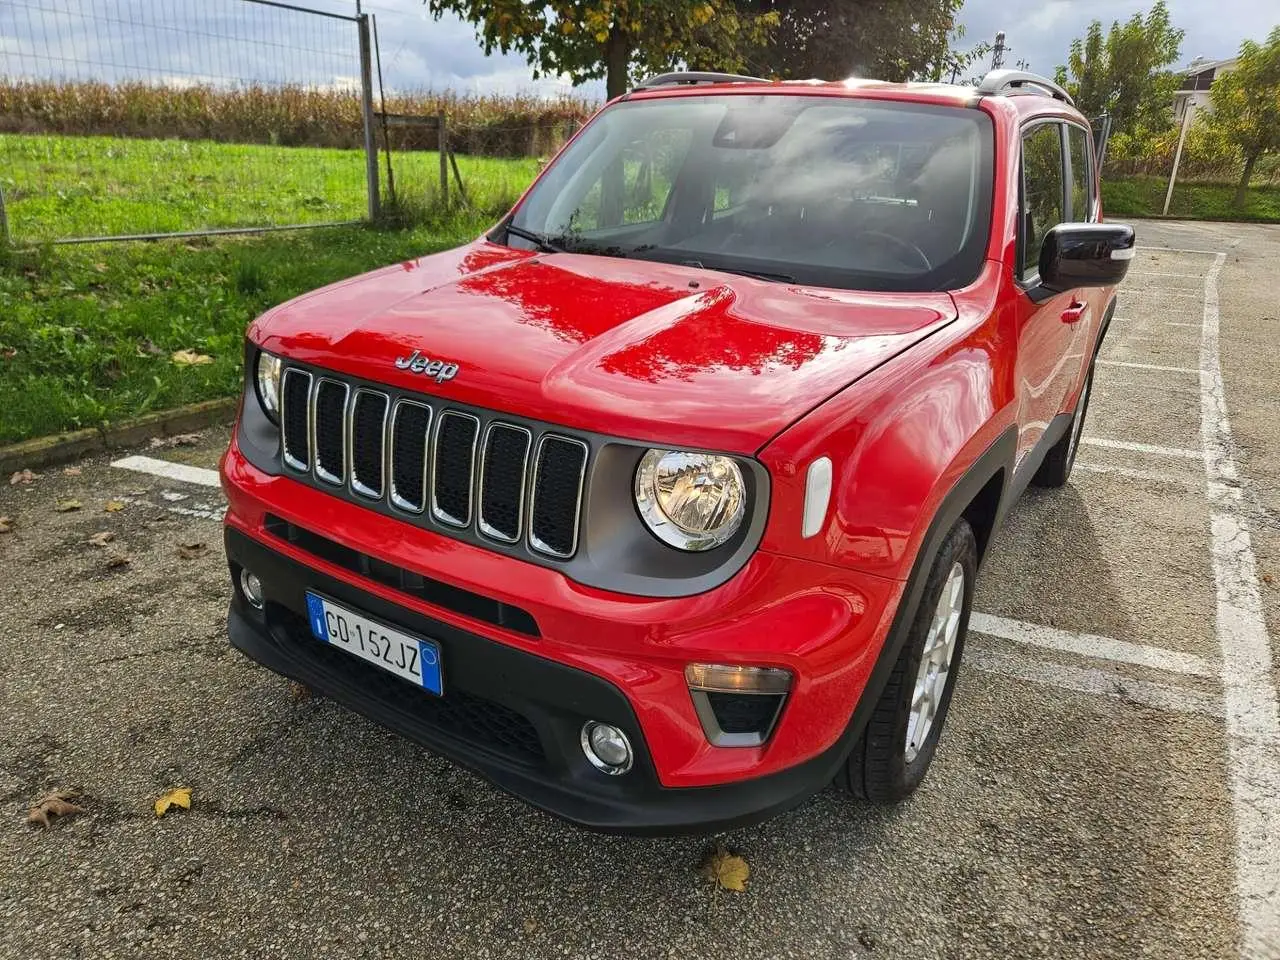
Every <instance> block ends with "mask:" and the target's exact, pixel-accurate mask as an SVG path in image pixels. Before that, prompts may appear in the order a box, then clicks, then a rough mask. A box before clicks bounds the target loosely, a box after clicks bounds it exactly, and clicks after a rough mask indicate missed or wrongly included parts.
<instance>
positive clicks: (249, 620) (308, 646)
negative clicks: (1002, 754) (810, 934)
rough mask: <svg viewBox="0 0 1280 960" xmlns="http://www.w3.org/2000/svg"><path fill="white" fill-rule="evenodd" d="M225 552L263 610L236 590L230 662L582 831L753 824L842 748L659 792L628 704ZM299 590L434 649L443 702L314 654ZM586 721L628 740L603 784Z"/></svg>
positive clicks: (330, 652)
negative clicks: (253, 580) (300, 689)
mask: <svg viewBox="0 0 1280 960" xmlns="http://www.w3.org/2000/svg"><path fill="white" fill-rule="evenodd" d="M226 545H227V558H228V561H229V563H230V565H231V573H232V580H233V582H234V583H236V584H238V583H239V574H240V570H241V569H242V568H247V569H249V570H250V571H252V572H253V573H254V574H256V575H257V576H258V578H259V579H260V580H261V582H262V584H263V593H264V595H265V597H266V604H265V607H264V609H262V610H257V609H254V608H253V607H252V606H250V605H249V603H248V602H247V601H246V600H245V599H244V597H243V596H242V595H241V594H240V592H239V587H238V586H237V588H236V591H235V595H234V599H233V600H232V603H231V611H230V615H229V617H228V632H229V634H230V638H231V642H232V644H233V645H235V646H236V647H237V648H238V649H240V650H241V651H243V652H244V653H245V654H247V655H248V656H249V657H251V658H252V659H254V660H257V661H258V662H259V663H262V664H264V665H265V666H267V667H270V668H271V669H272V670H275V671H276V672H277V673H281V674H284V675H285V676H288V677H291V678H293V679H295V680H298V681H299V682H301V683H304V684H306V685H307V686H308V687H311V688H312V689H314V690H316V691H317V692H320V693H322V694H324V695H326V696H328V697H331V698H332V699H334V700H336V701H338V702H340V703H342V704H344V705H346V706H347V707H349V708H351V709H353V710H355V711H357V712H359V713H361V714H363V715H365V716H366V717H368V718H369V719H371V720H374V721H376V722H377V723H380V724H383V725H384V726H386V727H389V728H390V729H392V730H394V731H396V732H397V733H400V734H402V735H403V736H406V737H408V738H410V739H412V740H415V741H417V742H418V743H421V744H422V745H423V746H425V747H427V748H429V749H430V750H432V751H433V752H435V753H439V754H441V755H442V756H445V757H448V758H449V759H450V760H453V761H454V762H456V763H459V764H461V765H463V766H466V767H469V768H471V769H472V770H475V771H477V772H478V773H480V774H481V775H483V776H485V777H486V778H488V779H489V780H491V781H492V782H493V783H495V784H497V785H498V786H499V787H502V788H503V789H505V790H508V791H510V792H511V793H514V794H516V795H517V796H519V797H521V798H523V799H525V800H527V801H528V802H529V803H531V804H533V805H535V806H537V807H540V808H542V809H544V810H546V811H548V812H550V813H552V814H555V815H556V816H559V817H563V818H565V819H567V820H570V821H572V822H574V823H577V824H580V825H582V826H585V827H590V828H593V829H598V830H607V831H617V832H628V833H682V832H704V831H713V830H720V829H727V828H729V827H737V826H744V825H747V824H751V823H756V822H759V821H761V820H764V819H767V818H768V817H771V816H773V815H775V814H778V813H781V812H782V811H784V810H786V809H788V808H790V807H792V806H795V805H796V804H797V803H799V802H800V801H802V800H804V799H805V798H806V797H808V796H809V795H810V794H812V793H814V792H816V791H817V790H819V789H821V788H822V787H824V786H825V785H826V784H827V783H829V782H830V780H831V778H832V776H833V775H834V774H835V772H836V770H837V769H838V768H839V766H840V764H841V763H842V762H843V760H844V757H845V755H846V753H847V751H848V746H849V744H848V742H846V741H847V738H841V740H840V741H839V742H838V743H837V744H836V745H835V746H834V747H832V748H831V749H830V750H828V751H827V752H826V753H824V754H822V755H820V756H818V757H815V758H814V759H812V760H809V761H807V762H805V763H803V764H800V765H798V766H796V767H792V768H791V769H789V770H786V771H784V772H782V773H778V774H773V775H770V776H767V777H759V778H755V779H750V780H742V781H735V782H733V783H728V784H724V785H719V786H712V787H698V788H681V789H672V788H667V787H663V786H662V785H661V784H660V783H659V781H658V778H657V774H656V772H655V770H654V767H653V762H652V760H651V758H650V756H649V753H648V750H647V748H646V745H645V740H644V736H643V732H642V731H641V729H640V725H639V723H638V722H637V720H636V717H635V713H634V711H633V710H632V709H631V705H630V703H629V702H628V700H627V698H626V696H625V695H624V694H623V693H622V691H621V690H619V689H618V688H617V687H615V686H613V685H612V684H610V683H608V682H607V681H605V680H603V679H602V678H600V677H597V676H595V675H593V674H590V673H586V672H584V671H581V670H577V669H575V668H572V667H568V666H565V665H564V664H561V663H558V662H556V661H553V660H550V659H547V658H545V657H538V656H535V655H533V654H530V653H527V652H524V651H522V650H518V649H516V648H514V647H511V646H508V645H506V644H502V643H498V642H495V641H493V640H489V639H486V638H484V637H481V636H479V635H476V634H473V633H469V632H467V631H463V630H459V629H458V628H456V627H453V626H450V625H448V624H445V623H442V622H439V621H437V620H433V619H430V618H428V617H425V616H422V615H421V614H418V613H416V612H414V611H412V610H409V609H407V608H405V607H402V606H400V605H397V604H394V603H389V602H387V601H386V600H384V599H382V598H381V597H378V596H376V595H374V594H371V593H368V592H366V591H364V590H361V589H360V588H358V587H355V586H352V585H351V584H349V583H346V582H345V581H342V580H338V579H335V578H332V577H329V576H326V575H325V574H322V573H320V572H319V571H317V570H314V569H312V568H310V567H308V566H306V565H304V564H301V563H298V562H297V561H295V560H293V559H291V558H289V557H286V556H285V555H283V554H281V553H279V552H277V551H275V550H273V549H271V548H270V547H269V546H268V545H266V544H264V543H261V542H259V541H257V540H255V539H253V538H250V537H247V536H245V535H244V534H242V533H240V532H238V531H236V530H234V529H231V528H228V529H227V531H226ZM307 590H313V591H317V592H319V593H322V594H325V595H327V596H329V597H332V598H333V599H334V600H336V601H338V602H339V603H342V604H345V605H349V606H351V607H353V608H355V609H358V610H363V611H365V612H367V613H368V614H369V616H371V617H373V618H375V619H377V620H380V621H382V622H384V623H387V624H388V625H391V626H395V627H399V628H400V629H402V630H404V631H406V632H408V633H411V634H417V635H419V636H423V637H428V638H430V639H432V640H435V641H436V642H437V643H438V644H439V645H440V648H441V661H442V663H443V664H444V677H445V680H444V696H443V697H439V698H437V697H434V696H432V695H431V694H428V693H425V692H423V691H420V690H418V689H417V688H415V687H413V686H412V685H410V684H408V683H405V682H404V681H402V680H400V679H399V678H397V677H395V676H392V675H391V674H387V673H384V672H383V671H381V670H379V669H378V668H376V667H374V666H372V665H370V664H367V663H365V662H364V661H363V660H360V659H358V658H356V657H353V656H351V655H349V654H347V653H345V652H342V651H340V650H335V649H333V648H331V647H330V646H328V645H327V644H325V643H322V642H320V641H318V640H315V639H314V638H313V637H312V636H311V633H310V629H309V627H308V625H307V621H306V618H305V610H306V601H305V592H306V591H307ZM587 720H597V721H604V722H607V723H612V724H614V725H616V726H618V727H620V728H622V729H623V730H624V731H626V733H627V735H628V736H629V737H630V739H631V742H632V745H633V747H634V749H635V752H636V757H635V762H634V765H633V767H632V769H631V770H630V771H629V772H628V773H627V774H625V775H623V776H619V777H611V776H607V775H605V774H603V773H601V772H599V771H598V770H596V769H595V768H594V767H592V766H591V765H590V764H589V763H588V762H587V760H586V758H585V757H584V756H583V753H582V747H581V743H580V734H581V730H582V725H583V723H584V722H586V721H587Z"/></svg>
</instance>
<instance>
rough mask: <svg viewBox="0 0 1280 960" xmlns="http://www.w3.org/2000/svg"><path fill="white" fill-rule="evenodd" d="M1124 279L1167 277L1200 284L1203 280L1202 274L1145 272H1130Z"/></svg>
mask: <svg viewBox="0 0 1280 960" xmlns="http://www.w3.org/2000/svg"><path fill="white" fill-rule="evenodd" d="M1125 277H1126V279H1127V278H1129V277H1167V278H1171V279H1180V280H1195V281H1196V282H1197V283H1200V282H1202V281H1203V280H1204V274H1203V273H1155V272H1148V271H1146V270H1130V271H1129V272H1128V273H1126V274H1125Z"/></svg>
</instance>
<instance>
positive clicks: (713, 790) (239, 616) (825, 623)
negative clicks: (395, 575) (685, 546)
mask: <svg viewBox="0 0 1280 960" xmlns="http://www.w3.org/2000/svg"><path fill="white" fill-rule="evenodd" d="M223 484H224V488H225V489H226V492H227V496H228V501H229V504H230V508H229V510H228V513H227V533H226V538H227V556H228V559H229V562H230V564H231V567H232V574H233V579H238V573H239V569H240V568H241V567H247V568H248V569H250V570H252V571H253V572H254V573H255V574H257V575H258V577H259V578H260V579H261V581H262V583H263V585H264V592H265V594H266V597H267V600H268V603H267V605H266V609H265V611H262V612H259V611H256V610H254V609H253V608H252V607H250V606H249V605H248V604H247V603H246V602H245V601H244V600H243V598H242V597H240V596H239V595H238V594H237V597H236V600H235V601H234V602H233V604H232V610H231V617H230V633H231V639H232V642H233V643H234V644H235V645H236V646H237V647H238V648H240V649H241V650H243V651H244V652H245V653H247V654H248V655H249V656H251V657H253V658H254V659H256V660H258V661H260V662H262V663H264V664H266V665H267V666H269V667H271V668H272V669H274V670H276V671H278V672H280V673H283V674H285V675H287V676H290V677H293V678H295V679H297V680H299V681H301V682H303V683H306V684H307V685H308V686H311V687H313V688H315V689H317V690H319V691H321V692H323V693H325V694H327V695H329V696H331V697H333V698H334V699H336V700H338V701H340V702H342V703H344V704H346V705H348V706H350V707H351V708H353V709H355V710H357V711H358V712H361V713H363V714H365V715H367V716H369V717H370V718H372V719H374V720H376V721H378V722H380V723H383V724H384V725H386V726H388V727H390V728H392V729H394V730H396V731H398V732H400V733H402V734H404V735H406V736H408V737H410V738H411V739H414V740H416V741H418V742H420V743H423V744H424V745H426V746H428V747H429V748H431V749H432V750H434V751H436V752H438V753H441V754H443V755H445V756H447V757H449V758H450V759H453V760H455V761H456V762H458V763H460V764H462V765H464V766H468V767H471V768H472V769H475V770H477V771H478V772H480V773H482V774H483V775H485V776H486V777H488V778H489V779H490V780H492V781H494V782H495V783H496V784H498V785H499V786H501V787H503V788H505V789H507V790H510V791H511V792H513V793H515V794H517V795H519V796H521V797H523V798H525V799H526V800H528V801H529V802H531V803H533V804H535V805H537V806H539V807H542V808H544V809H546V810H549V811H551V812H552V813H555V814H557V815H559V816H562V817H565V818H567V819H569V820H572V821H575V822H577V823H580V824H583V825H585V826H590V827H594V828H599V829H612V830H622V831H628V832H645V831H648V832H676V831H681V830H709V829H716V828H722V827H728V826H735V825H741V824H745V823H750V822H754V821H757V820H761V819H764V818H767V817H768V816H771V815H773V814H775V813H778V812H780V811H781V810H784V809H786V808H787V807H790V806H792V805H794V804H795V803H798V802H799V801H801V800H803V799H804V798H805V797H807V796H808V795H809V794H811V793H813V792H814V791H815V790H818V789H820V788H821V787H822V786H824V785H825V784H826V783H827V782H829V780H830V779H831V777H832V775H833V774H834V772H835V771H836V770H837V769H838V767H839V765H840V763H841V762H842V761H843V759H844V757H845V755H846V754H847V752H848V749H849V747H850V746H851V745H852V742H853V740H854V739H855V738H856V736H857V735H858V734H859V733H860V732H861V726H860V722H859V720H860V716H859V715H860V714H863V713H865V711H863V710H859V711H858V712H857V714H855V713H854V706H855V704H858V703H859V700H860V698H861V697H862V694H863V691H864V689H865V688H866V686H867V683H868V680H869V678H870V677H871V672H872V669H873V667H875V666H876V664H877V660H878V657H879V654H880V652H881V646H882V644H883V640H884V636H885V633H886V632H887V630H888V628H889V623H890V620H891V618H892V613H893V610H894V608H895V607H896V602H897V599H898V596H899V595H900V592H901V587H902V585H901V584H899V583H896V582H893V581H885V580H879V579H877V578H873V577H865V576H859V575H855V574H851V573H849V572H847V571H843V570H838V569H836V568H834V567H829V566H826V565H823V564H815V563H811V562H807V561H797V560H790V559H787V558H781V557H775V556H771V555H767V554H757V555H756V556H754V557H753V558H752V560H751V561H750V562H749V563H748V565H747V567H746V568H745V569H744V570H743V571H742V572H741V573H739V574H738V575H737V576H736V577H735V578H733V580H731V581H730V582H729V583H727V584H725V585H724V586H722V587H720V588H717V589H716V590H712V591H709V592H708V593H705V594H700V595H697V596H693V597H684V598H668V599H653V598H637V597H629V596H624V595H619V594H609V593H605V592H602V591H599V590H597V589H594V588H588V587H583V586H581V585H578V584H574V583H572V582H571V581H568V580H567V579H566V578H565V577H564V576H563V575H561V574H559V573H557V572H556V571H554V570H547V569H544V568H540V567H535V566H533V565H530V564H525V563H522V562H520V561H519V560H515V559H513V558H510V557H503V556H499V555H497V554H494V553H492V552H490V551H486V550H483V549H481V548H477V547H474V546H471V545H468V544H464V543H458V542H455V541H451V540H448V539H446V538H444V537H440V536H437V535H435V534H433V533H431V532H429V531H422V530H417V529H409V528H408V527H407V525H405V524H403V523H400V522H398V521H396V520H394V519H392V518H387V517H383V516H381V515H378V514H375V513H373V512H371V511H368V510H364V509H362V508H360V507H358V506H355V505H353V504H349V503H347V502H345V501H343V500H340V499H338V498H335V497H331V496H326V495H325V494H323V493H320V492H317V491H313V490H310V489H308V488H306V487H304V486H303V485H300V484H297V483H295V482H293V481H291V480H289V479H288V478H285V477H272V476H269V475H267V474H265V473H262V472H260V471H258V470H257V469H256V468H255V467H253V466H252V465H251V464H249V463H247V461H245V460H244V459H243V458H241V457H239V455H238V454H237V452H236V449H235V445H234V441H233V445H232V449H231V451H229V453H228V455H227V457H226V458H225V460H224V464H223ZM282 520H283V521H284V522H286V523H287V524H290V525H293V524H296V525H298V526H299V527H305V528H307V529H309V530H312V531H322V532H323V536H324V538H325V539H326V541H327V542H328V543H330V544H331V545H332V546H333V547H334V548H335V549H336V550H339V551H346V552H348V553H352V552H359V553H358V555H361V556H363V557H364V558H365V559H364V564H365V566H364V568H363V574H362V573H361V572H360V569H359V568H358V567H357V570H356V571H355V572H353V570H352V567H351V564H349V563H348V564H343V563H340V562H338V561H339V560H340V559H341V558H340V557H337V556H333V555H329V556H326V555H325V554H324V552H323V551H322V552H319V553H317V552H316V551H314V550H313V551H307V550H304V549H301V548H300V546H299V544H298V543H297V542H292V541H291V540H290V539H288V538H285V537H281V536H279V535H278V532H279V529H280V527H279V523H280V522H281V521H282ZM373 558H376V559H373ZM390 565H395V566H396V567H397V568H398V569H400V570H402V571H412V573H410V574H407V575H408V576H413V577H418V578H419V579H421V578H423V577H425V578H431V579H432V581H433V582H435V583H436V584H437V586H440V585H445V588H446V589H448V590H454V591H461V592H463V593H466V594H467V595H469V596H472V597H473V598H478V599H481V600H485V601H486V602H489V603H491V604H494V605H495V607H496V608H497V609H498V610H499V611H503V610H505V611H512V610H514V611H516V612H517V613H519V614H521V617H518V618H515V619H514V620H510V622H508V618H506V617H505V616H504V615H502V614H501V613H499V615H496V616H489V615H488V614H487V613H486V611H485V610H484V609H481V608H479V607H477V608H476V611H475V614H476V615H474V616H471V615H468V614H467V613H466V611H465V610H463V609H462V607H460V606H459V605H458V604H456V603H453V602H452V601H450V602H449V603H446V604H443V605H442V604H440V603H433V602H431V601H430V597H429V596H428V597H427V598H426V599H424V597H423V595H417V596H408V595H406V594H405V593H404V592H403V591H399V590H396V589H393V588H391V587H389V586H388V585H387V582H386V579H385V578H382V579H379V578H378V577H377V575H376V574H377V571H376V570H375V569H374V567H375V566H376V567H378V568H381V567H386V566H390ZM307 589H311V590H316V591H318V592H320V593H324V594H327V595H329V596H331V597H333V598H334V599H335V600H336V601H338V602H339V603H343V604H346V605H348V606H351V607H353V608H355V609H358V610H363V611H365V612H367V613H368V614H369V615H370V616H371V617H373V618H375V619H377V620H381V621H383V622H386V623H388V624H390V625H393V626H397V627H400V628H401V629H403V630H405V631H406V632H409V633H412V634H419V635H422V636H426V637H430V638H431V639H433V640H436V641H437V642H438V643H439V644H440V646H441V651H442V661H443V663H444V665H445V696H444V698H443V699H442V700H436V699H435V698H432V697H430V696H429V695H427V694H423V693H421V692H420V691H417V690H415V689H414V688H413V687H411V686H409V685H408V684H405V683H403V681H400V680H398V679H397V678H395V677H393V676H391V675H389V674H383V673H382V672H381V671H378V670H377V669H376V668H373V667H370V666H368V665H366V664H365V663H363V661H360V660H359V659H357V658H354V657H351V656H348V655H346V654H343V653H341V652H340V651H336V650H332V649H331V648H329V647H327V646H326V645H325V644H322V643H320V642H318V641H315V640H313V639H312V638H311V636H310V632H309V630H308V627H307V624H306V621H305V617H304V611H305V601H304V599H303V595H304V592H305V591H306V590H307ZM446 599H448V598H446ZM530 618H531V621H532V623H533V624H536V627H535V628H534V631H533V632H532V633H531V632H530V631H529V630H527V629H519V627H521V626H522V625H523V624H525V623H526V622H528V621H529V619H530ZM512 624H514V627H513V626H512ZM335 658H336V659H335ZM692 661H702V662H730V663H746V664H753V665H760V666H783V667H786V668H788V669H790V670H792V671H793V673H794V675H795V682H794V684H793V689H792V694H791V696H790V699H789V700H788V702H787V704H786V706H785V708H784V710H783V713H782V715H781V718H780V719H779V721H778V723H777V725H776V727H775V729H774V732H773V734H772V736H771V737H770V739H769V741H768V742H767V743H766V744H765V745H763V746H760V747H744V748H725V747H713V746H711V745H710V744H709V743H708V742H707V739H706V736H705V734H704V733H703V731H702V728H701V724H700V723H699V721H698V719H697V715H696V713H695V711H694V707H693V702H692V699H691V697H690V695H689V692H688V689H687V687H686V686H685V683H684V678H683V671H684V666H685V664H687V663H689V662H692ZM586 720H600V721H605V722H609V723H613V724H615V725H617V726H619V727H621V728H622V729H624V730H625V731H627V733H628V735H629V736H630V738H631V740H632V744H633V746H634V748H635V750H636V754H637V755H636V761H635V765H634V767H633V769H632V770H631V772H629V773H628V774H626V775H624V776H621V777H608V776H606V775H604V774H602V773H599V772H598V771H596V770H595V769H594V768H592V767H591V766H590V765H589V764H588V763H587V761H586V759H585V758H584V756H583V754H582V750H581V746H580V743H579V734H580V731H581V727H582V724H583V722H584V721H586Z"/></svg>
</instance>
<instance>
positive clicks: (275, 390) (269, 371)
mask: <svg viewBox="0 0 1280 960" xmlns="http://www.w3.org/2000/svg"><path fill="white" fill-rule="evenodd" d="M257 367H258V369H257V371H256V373H255V375H254V381H255V384H256V386H257V388H258V402H259V403H261V404H262V409H263V411H264V412H265V413H266V415H267V416H268V417H270V418H271V422H272V423H279V422H280V373H281V371H282V370H283V369H284V364H283V363H282V362H281V360H280V358H279V357H273V356H272V355H271V354H269V353H267V352H266V351H264V350H260V351H258V364H257Z"/></svg>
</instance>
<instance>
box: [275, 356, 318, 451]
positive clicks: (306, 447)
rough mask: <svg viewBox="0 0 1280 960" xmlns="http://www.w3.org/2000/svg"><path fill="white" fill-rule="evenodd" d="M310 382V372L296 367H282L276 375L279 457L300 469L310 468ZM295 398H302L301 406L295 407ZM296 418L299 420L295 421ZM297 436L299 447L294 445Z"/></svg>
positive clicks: (296, 400) (296, 399) (296, 401)
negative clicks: (282, 372)
mask: <svg viewBox="0 0 1280 960" xmlns="http://www.w3.org/2000/svg"><path fill="white" fill-rule="evenodd" d="M294 384H297V385H298V386H297V387H295V386H294ZM311 385H312V381H311V374H309V373H308V372H307V371H305V370H299V369H298V368H297V367H290V368H289V369H287V370H285V372H284V375H283V376H282V377H281V379H280V436H281V442H280V449H281V457H282V459H283V460H284V463H285V466H288V467H292V468H293V469H294V470H299V471H303V472H306V471H308V470H310V469H311V450H312V447H311ZM298 389H301V390H302V396H301V397H300V398H299V397H297V396H295V394H296V393H297V391H298ZM299 399H301V401H302V408H301V410H298V409H297V403H298V400H299ZM298 418H300V419H301V422H300V423H296V424H295V420H297V419H298ZM299 432H301V434H302V436H301V437H299V436H298V433H299ZM298 440H301V441H302V449H301V450H299V449H297V441H298ZM299 454H301V456H299Z"/></svg>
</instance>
